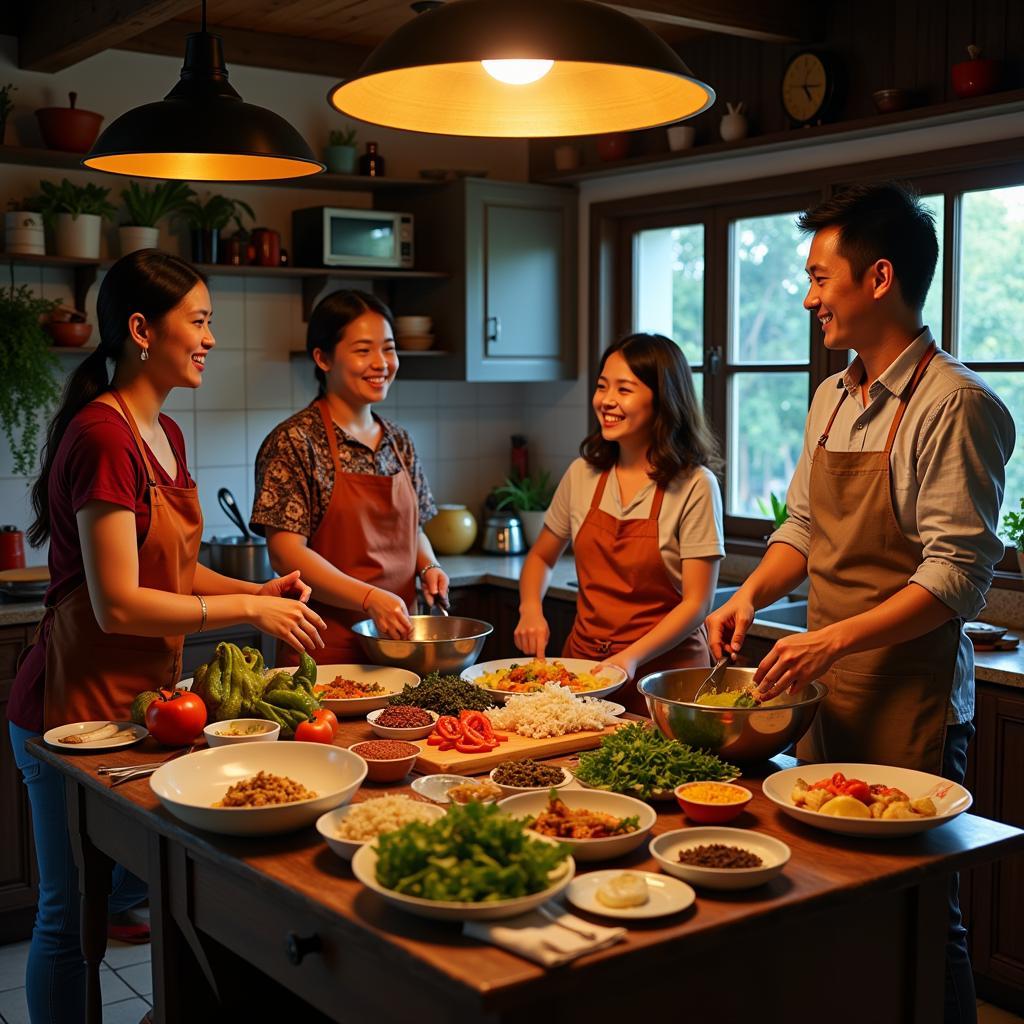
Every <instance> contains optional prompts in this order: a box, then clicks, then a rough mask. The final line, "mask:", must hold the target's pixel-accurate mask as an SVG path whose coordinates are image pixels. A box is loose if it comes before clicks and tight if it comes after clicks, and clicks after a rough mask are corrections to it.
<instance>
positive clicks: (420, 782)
mask: <svg viewBox="0 0 1024 1024" xmlns="http://www.w3.org/2000/svg"><path fill="white" fill-rule="evenodd" d="M462 782H476V779H471V778H470V777H469V776H468V775H421V776H420V777H419V778H416V779H413V780H412V791H413V792H414V793H419V795H420V796H425V797H426V798H427V799H428V800H433V801H434V803H437V804H450V803H451V800H449V799H448V790H449V789H451V788H452V786H457V785H459V783H462Z"/></svg>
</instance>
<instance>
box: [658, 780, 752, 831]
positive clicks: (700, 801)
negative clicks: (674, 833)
mask: <svg viewBox="0 0 1024 1024" xmlns="http://www.w3.org/2000/svg"><path fill="white" fill-rule="evenodd" d="M674 792H675V797H676V802H677V803H678V804H679V806H680V807H681V808H682V809H683V812H684V813H685V814H686V816H687V817H688V818H689V819H690V820H691V821H696V822H699V823H700V824H701V825H721V824H723V823H724V822H727V821H732V819H733V818H738V817H739V816H740V814H741V813H742V812H743V808H744V807H746V806H747V804H749V803H750V801H751V800H753V798H754V794H753V793H751V792H750V790H749V789H746V788H745V787H743V786H737V785H736V784H735V783H733V782H684V783H683V784H682V785H681V786H676V788H675V790H674Z"/></svg>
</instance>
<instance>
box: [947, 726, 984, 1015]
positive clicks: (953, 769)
mask: <svg viewBox="0 0 1024 1024" xmlns="http://www.w3.org/2000/svg"><path fill="white" fill-rule="evenodd" d="M973 736H974V723H973V722H964V723H963V724H962V725H950V726H947V727H946V742H945V744H944V745H943V748H942V775H943V778H946V779H951V780H952V781H953V782H959V783H962V782H963V781H964V775H965V774H966V772H967V747H968V745H969V744H970V742H971V738H972V737H973ZM977 1020H978V1009H977V998H976V996H975V992H974V974H973V972H972V970H971V958H970V955H969V954H968V952H967V929H966V928H965V927H964V925H963V919H962V918H961V916H960V876H959V874H954V875H953V876H952V878H950V880H949V934H948V935H947V937H946V978H945V1006H944V1015H943V1022H944V1024H977Z"/></svg>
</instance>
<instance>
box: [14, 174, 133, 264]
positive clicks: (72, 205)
mask: <svg viewBox="0 0 1024 1024" xmlns="http://www.w3.org/2000/svg"><path fill="white" fill-rule="evenodd" d="M39 190H40V191H39V195H38V196H37V197H34V201H37V202H38V203H39V208H40V210H41V211H42V214H43V219H44V220H45V221H46V222H47V223H48V224H53V226H54V239H55V241H56V248H57V255H58V256H72V257H75V258H77V259H84V260H98V259H99V258H100V228H101V226H102V224H103V218H104V217H106V218H108V219H109V218H111V217H113V215H114V213H115V212H116V210H115V209H114V206H113V204H112V203H111V202H110V201H109V200H108V199H107V197H108V196H109V195H110V189H109V188H100V186H99V185H93V184H92V183H91V182H90V183H89V184H88V185H72V184H71V182H70V181H68V179H67V178H64V179H63V180H62V181H61V183H60V184H59V185H55V184H54V183H53V182H52V181H41V182H40V183H39Z"/></svg>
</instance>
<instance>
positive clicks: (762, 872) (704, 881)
mask: <svg viewBox="0 0 1024 1024" xmlns="http://www.w3.org/2000/svg"><path fill="white" fill-rule="evenodd" d="M710 843H723V844H724V845H726V846H738V847H740V849H742V850H748V851H749V852H750V853H756V854H757V855H758V856H759V857H760V858H761V866H760V867H759V868H704V867H699V866H697V865H696V864H681V863H680V861H679V854H680V853H681V852H682V851H683V850H690V849H693V847H695V846H706V845H708V844H710ZM649 849H650V851H651V856H652V857H653V858H654V859H655V860H656V861H657V862H658V864H659V866H660V867H661V870H662V871H666V872H668V874H670V875H672V876H673V877H674V878H681V879H682V880H683V881H684V882H689V883H690V884H691V885H699V886H703V887H704V888H705V889H752V888H753V887H754V886H756V885H764V883H765V882H768V881H771V879H773V878H774V877H775V876H776V875H778V874H781V873H782V869H783V868H784V867H785V866H786V865H787V864H788V863H789V857H790V850H789V847H788V846H787V845H786V844H785V843H783V842H782V841H780V840H778V839H775V838H774V837H772V836H766V835H764V834H763V833H761V832H751V831H750V830H749V829H743V828H724V827H722V826H720V825H708V826H702V827H700V828H679V829H675V830H674V831H672V832H663V833H662V834H661V835H660V836H656V837H655V838H654V839H652V840H651V844H650V847H649Z"/></svg>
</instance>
